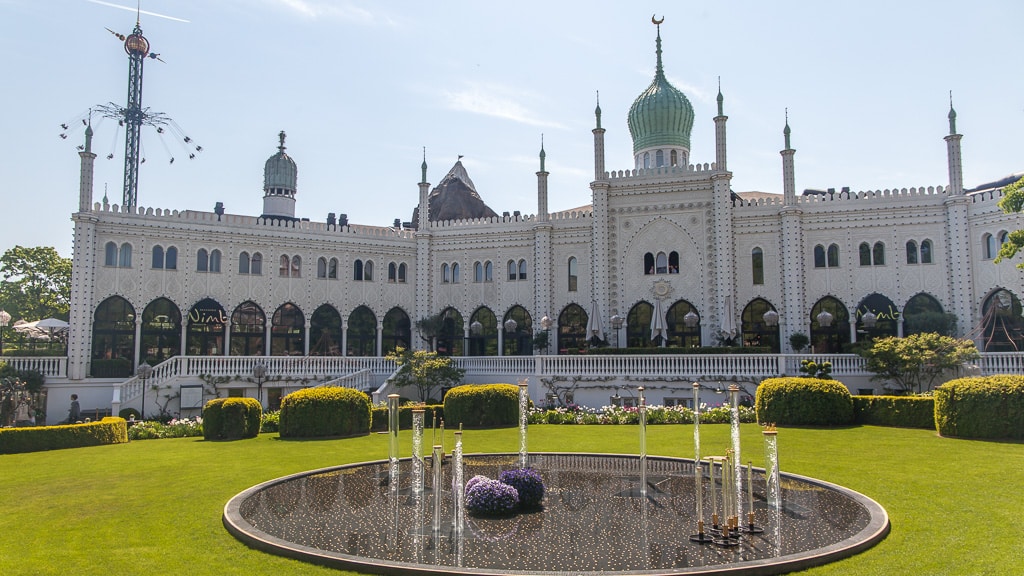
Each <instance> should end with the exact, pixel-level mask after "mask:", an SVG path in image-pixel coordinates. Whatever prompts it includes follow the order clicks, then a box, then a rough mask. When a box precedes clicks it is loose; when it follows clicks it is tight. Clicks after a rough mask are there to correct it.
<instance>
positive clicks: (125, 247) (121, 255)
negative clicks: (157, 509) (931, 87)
mask: <svg viewBox="0 0 1024 576" xmlns="http://www.w3.org/2000/svg"><path fill="white" fill-rule="evenodd" d="M1003 235H1004V236H1005V235H1006V232H1003ZM1004 242H1005V240H1004ZM117 265H118V266H119V267H120V268H131V267H132V245H131V244H129V243H127V242H125V243H124V244H121V250H120V251H119V252H118V254H117Z"/></svg>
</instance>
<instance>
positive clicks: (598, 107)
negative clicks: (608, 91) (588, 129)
mask: <svg viewBox="0 0 1024 576" xmlns="http://www.w3.org/2000/svg"><path fill="white" fill-rule="evenodd" d="M594 115H595V116H597V127H598V128H601V91H600V90H598V91H597V108H595V109H594Z"/></svg>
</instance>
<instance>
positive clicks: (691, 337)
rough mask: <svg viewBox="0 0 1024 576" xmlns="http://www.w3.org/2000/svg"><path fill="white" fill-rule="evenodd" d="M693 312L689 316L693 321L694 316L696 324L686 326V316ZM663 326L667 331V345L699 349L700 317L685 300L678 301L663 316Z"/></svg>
mask: <svg viewBox="0 0 1024 576" xmlns="http://www.w3.org/2000/svg"><path fill="white" fill-rule="evenodd" d="M691 312H693V315H691V316H690V318H691V319H694V316H696V318H695V319H696V320H697V322H696V323H695V324H693V325H692V326H687V325H686V322H687V315H688V314H690V313H691ZM665 325H666V328H667V329H668V343H667V344H668V345H669V346H682V347H683V348H700V346H701V337H700V332H701V330H700V325H701V316H700V311H698V310H697V308H696V307H694V305H693V304H690V303H689V302H687V301H686V300H679V301H678V302H676V303H675V304H673V305H672V306H671V307H669V309H668V313H667V314H665Z"/></svg>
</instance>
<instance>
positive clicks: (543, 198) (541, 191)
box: [537, 134, 548, 222]
mask: <svg viewBox="0 0 1024 576" xmlns="http://www.w3.org/2000/svg"><path fill="white" fill-rule="evenodd" d="M545 158H547V154H546V153H545V152H544V135H543V134H541V135H540V171H539V172H537V220H538V221H540V222H547V220H548V171H547V170H545V169H544V159H545Z"/></svg>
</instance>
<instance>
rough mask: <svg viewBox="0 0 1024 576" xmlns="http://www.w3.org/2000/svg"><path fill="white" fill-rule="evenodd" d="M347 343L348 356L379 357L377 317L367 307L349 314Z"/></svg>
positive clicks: (346, 352)
mask: <svg viewBox="0 0 1024 576" xmlns="http://www.w3.org/2000/svg"><path fill="white" fill-rule="evenodd" d="M346 342H347V344H348V350H346V351H345V355H346V356H376V355H377V317H376V316H375V315H374V314H373V311H371V310H370V309H369V308H367V307H366V306H360V307H358V308H356V309H355V310H353V311H352V313H351V314H349V316H348V336H347V337H346Z"/></svg>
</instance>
